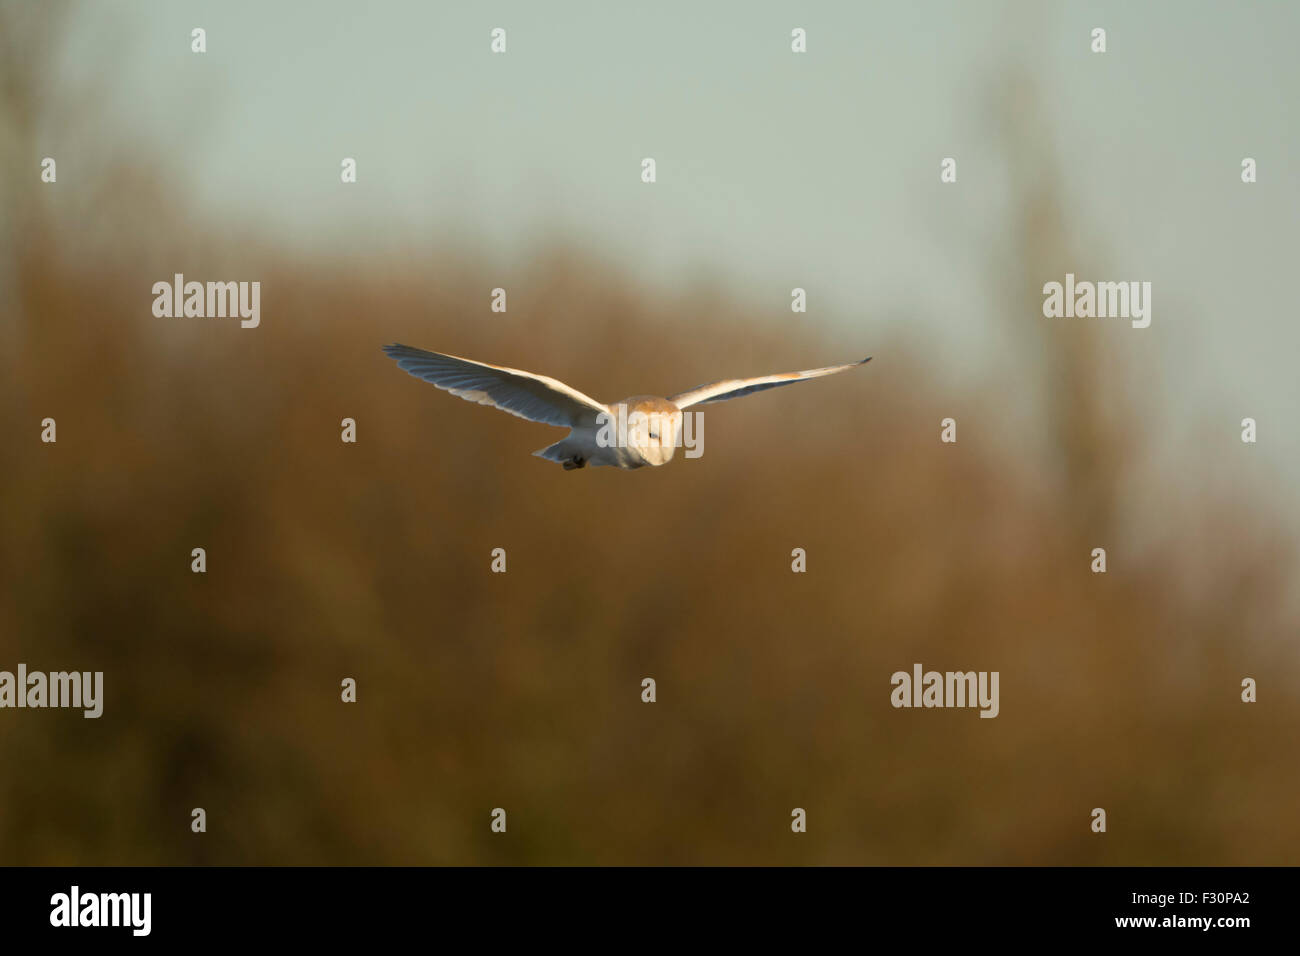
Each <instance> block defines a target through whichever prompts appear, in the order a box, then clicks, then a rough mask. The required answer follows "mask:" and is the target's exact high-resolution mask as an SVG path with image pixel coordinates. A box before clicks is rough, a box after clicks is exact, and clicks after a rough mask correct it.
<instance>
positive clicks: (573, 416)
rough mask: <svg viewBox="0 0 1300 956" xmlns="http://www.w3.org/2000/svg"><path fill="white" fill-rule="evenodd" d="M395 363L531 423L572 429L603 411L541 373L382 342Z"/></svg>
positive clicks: (467, 397) (399, 366) (595, 402)
mask: <svg viewBox="0 0 1300 956" xmlns="http://www.w3.org/2000/svg"><path fill="white" fill-rule="evenodd" d="M384 352H386V353H387V354H388V357H389V358H392V359H396V361H397V367H398V368H400V369H402V370H403V371H405V372H410V373H411V374H412V375H414V376H415V377H416V378H422V379H424V380H425V381H426V382H431V383H432V384H434V385H436V386H437V387H438V388H441V389H443V390H444V391H448V392H451V394H453V395H456V396H459V397H460V398H463V399H465V400H466V401H469V402H477V403H478V404H480V405H491V406H492V407H493V408H499V409H501V410H502V411H503V412H509V413H510V414H511V415H518V416H519V417H520V418H526V419H528V420H529V421H530V422H541V423H542V424H544V425H560V426H563V427H568V428H574V427H576V426H577V425H579V424H580V423H582V422H584V421H587V422H590V421H591V420H592V419H593V418H594V416H595V415H597V414H598V413H600V412H604V411H607V409H606V408H605V406H604V405H602V404H600V402H598V401H596V400H595V399H594V398H590V397H588V396H586V395H583V394H582V392H580V391H578V390H577V389H575V388H570V387H569V386H567V385H565V384H564V383H563V382H560V381H557V380H555V379H553V378H547V377H546V376H545V375H534V374H533V373H532V372H523V371H520V370H519V369H517V368H503V367H502V366H500V365H488V364H487V363H486V362H472V361H470V360H469V359H463V358H456V357H455V356H454V355H443V354H442V353H440V352H426V351H425V350H424V349H414V348H411V347H410V346H409V345H385V346H384Z"/></svg>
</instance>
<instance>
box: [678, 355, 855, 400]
mask: <svg viewBox="0 0 1300 956" xmlns="http://www.w3.org/2000/svg"><path fill="white" fill-rule="evenodd" d="M870 361H871V356H870V355H868V356H867V357H866V358H864V359H863V360H862V361H861V362H850V363H849V364H848V365H829V366H827V367H826V368H810V369H808V370H807V371H806V372H781V373H779V374H776V375H761V376H759V377H758V378H729V379H727V380H726V381H725V382H714V383H713V384H712V385H700V386H699V387H697V388H693V389H691V390H690V391H689V392H682V393H681V394H680V395H673V396H671V397H670V398H669V401H671V402H674V403H675V404H676V405H677V407H678V408H686V407H688V406H690V405H708V404H709V403H710V402H725V401H727V399H730V398H740V397H742V396H744V395H753V394H754V393H755V392H761V391H764V390H765V389H769V388H780V387H781V386H782V385H793V384H794V383H795V382H803V381H806V380H807V379H810V378H821V377H822V376H823V375H834V374H835V373H836V372H843V371H845V370H846V369H851V368H857V367H858V366H859V365H865V364H866V363H868V362H870Z"/></svg>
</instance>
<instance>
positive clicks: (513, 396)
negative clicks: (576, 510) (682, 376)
mask: <svg viewBox="0 0 1300 956" xmlns="http://www.w3.org/2000/svg"><path fill="white" fill-rule="evenodd" d="M384 352H385V353H387V354H388V356H389V357H390V358H392V359H394V360H396V362H397V367H398V368H400V369H402V370H403V371H406V372H409V373H410V374H412V375H414V376H415V377H416V378H421V379H424V381H426V382H430V383H432V384H433V385H435V386H437V387H438V388H441V389H443V390H444V391H447V392H450V393H451V394H453V395H456V396H459V397H460V398H463V399H465V400H466V401H470V402H477V403H478V404H480V405H491V406H492V407H493V408H499V409H501V410H502V411H503V412H509V413H510V414H511V415H517V416H519V417H520V418H526V419H528V420H529V421H533V422H541V423H542V424H544V425H557V426H560V427H562V428H568V429H569V434H568V435H567V436H566V437H565V438H564V439H562V440H561V441H558V442H556V443H555V444H554V445H550V446H548V447H546V448H543V449H541V450H540V451H536V452H534V453H533V454H535V455H540V456H541V457H543V458H546V459H548V460H550V461H556V462H559V463H560V464H562V465H564V467H565V469H571V468H582V467H584V466H586V465H593V466H595V465H612V466H614V467H617V468H624V469H632V468H640V467H642V466H644V465H664V464H667V463H668V462H669V461H671V460H672V457H673V451H674V449H675V448H676V447H677V445H678V444H679V443H680V439H681V433H682V410H683V409H686V408H690V407H691V406H692V405H708V404H711V403H713V402H724V401H727V400H728V399H732V398H740V397H741V396H744V395H752V394H754V393H755V392H761V391H764V390H766V389H769V388H779V387H780V386H782V385H793V384H794V383H795V382H802V381H805V380H807V379H810V378H821V377H822V376H824V375H834V374H835V373H836V372H843V371H845V370H847V369H851V368H856V367H857V366H859V365H863V364H865V363H867V362H869V361H871V358H870V356H868V357H867V358H864V359H863V360H862V361H861V362H850V363H849V364H847V365H831V366H827V367H826V368H814V369H808V370H807V371H803V372H783V373H779V374H776V375H762V376H758V377H756V378H733V379H726V380H725V381H721V382H714V383H712V384H710V385H701V386H699V387H697V388H693V389H690V390H689V391H685V392H680V393H678V394H677V395H673V396H671V397H670V398H659V397H657V396H652V395H635V396H632V397H631V398H625V399H623V400H622V401H621V402H614V403H612V404H610V405H605V404H602V403H601V402H598V401H596V400H595V399H594V398H592V397H590V396H589V395H584V394H583V393H582V392H580V391H578V390H577V389H576V388H571V387H570V386H568V385H565V384H564V383H563V382H561V381H558V380H557V379H553V378H549V377H548V376H545V375H537V374H536V373H534V372H525V371H523V370H522V369H517V368H506V367H505V366H502V365H491V364H489V363H487V362H475V361H472V360H470V359H463V358H457V357H456V356H454V355H444V354H442V353H441V352H427V351H425V350H424V349H417V348H412V347H411V346H409V345H385V346H384ZM620 416H621V420H622V422H623V423H624V426H625V427H624V429H623V431H622V432H621V433H620V432H619V429H618V427H617V425H618V422H619V421H620ZM629 419H631V420H632V421H634V422H636V423H638V424H637V425H636V426H635V427H633V428H630V429H629V428H627V427H626V423H627V422H628V420H629ZM611 425H613V426H614V427H613V428H611V427H610V426H611ZM611 434H614V435H619V434H621V435H622V436H623V438H625V439H626V440H625V441H614V442H613V443H611V442H610V441H609V436H610V435H611Z"/></svg>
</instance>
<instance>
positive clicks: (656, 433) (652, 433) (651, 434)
mask: <svg viewBox="0 0 1300 956" xmlns="http://www.w3.org/2000/svg"><path fill="white" fill-rule="evenodd" d="M650 437H651V438H654V439H656V440H658V438H659V433H658V432H651V433H650Z"/></svg>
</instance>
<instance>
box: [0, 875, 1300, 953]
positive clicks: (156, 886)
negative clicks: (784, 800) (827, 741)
mask: <svg viewBox="0 0 1300 956" xmlns="http://www.w3.org/2000/svg"><path fill="white" fill-rule="evenodd" d="M1296 875H1297V871H1296V870H1294V869H1289V868H1135V869H1116V868H1041V869H1029V868H978V867H976V868H928V869H920V868H848V867H845V868H838V867H837V868H813V869H785V868H782V869H776V868H771V869H767V868H749V869H708V868H700V869H677V868H662V869H659V868H648V869H646V868H614V869H589V868H576V867H575V868H535V869H525V868H499V869H493V868H481V869H451V868H392V869H389V868H337V869H333V868H290V867H285V868H31V869H17V868H8V869H3V870H0V884H2V886H0V920H2V923H0V925H3V927H4V936H5V939H6V941H7V942H12V941H15V940H20V939H27V940H37V941H39V942H56V941H57V940H58V938H59V937H63V938H64V942H69V941H72V942H75V943H76V944H78V945H91V946H96V945H98V944H99V943H101V942H108V941H110V940H113V939H116V940H117V941H119V942H130V943H135V942H137V941H138V942H139V943H140V944H145V941H146V940H161V941H163V942H164V943H178V942H189V941H203V942H205V943H223V942H224V943H239V942H243V941H247V940H253V939H257V940H259V941H260V940H268V939H269V940H275V939H285V940H292V941H294V942H295V943H299V942H302V943H310V942H312V941H315V940H320V941H321V942H328V943H332V944H335V945H337V944H338V943H339V942H341V941H348V940H355V941H369V942H382V941H384V940H386V939H395V940H396V939H400V938H402V937H408V938H409V937H410V936H411V935H413V934H417V935H422V936H424V937H425V938H427V939H428V940H429V942H431V943H434V944H436V942H437V941H438V940H439V939H444V940H446V941H449V942H450V941H452V940H453V939H454V938H463V936H464V934H465V933H471V934H473V936H474V938H478V939H480V940H481V941H483V942H489V941H490V942H500V941H501V940H502V939H503V938H509V937H512V936H518V937H519V938H521V939H528V940H529V941H531V942H533V943H543V942H552V941H562V942H573V943H578V942H581V941H583V940H584V939H585V938H590V939H591V940H593V942H599V943H600V944H601V945H602V947H605V946H616V945H620V942H619V941H620V940H622V941H626V942H635V941H637V940H644V941H646V942H649V943H651V944H652V945H654V944H657V945H672V944H674V943H681V942H684V941H686V940H688V939H690V940H692V941H694V942H696V943H699V942H703V941H705V940H706V939H708V938H709V937H716V938H718V939H720V940H722V939H725V940H727V941H728V942H729V944H731V945H734V944H735V943H737V942H738V941H740V940H743V939H746V938H750V937H753V938H756V939H761V940H762V941H763V942H764V943H769V944H771V943H775V942H777V941H778V940H779V939H780V938H781V937H783V936H789V937H790V938H791V939H794V940H800V939H801V940H802V941H803V942H804V943H805V944H807V943H811V942H814V941H815V940H816V939H825V938H826V936H825V934H827V933H831V932H835V933H838V932H841V931H843V932H848V933H850V934H852V935H851V936H850V938H854V937H856V938H865V937H866V936H867V935H868V934H869V935H870V937H871V938H879V937H878V935H877V934H885V935H886V936H896V935H901V936H902V937H903V938H911V939H915V940H916V941H917V942H918V943H925V944H930V943H933V942H938V941H943V940H948V939H952V940H965V941H969V942H972V943H973V942H975V941H976V940H981V941H1000V940H1003V939H1006V940H1019V939H1037V938H1042V937H1043V934H1047V935H1049V936H1062V937H1070V938H1086V939H1092V938H1098V937H1105V938H1107V939H1114V940H1120V939H1123V938H1124V937H1131V938H1132V939H1133V940H1135V941H1136V942H1138V943H1139V944H1142V943H1148V944H1149V943H1152V942H1157V941H1159V942H1171V943H1174V944H1176V945H1181V944H1184V943H1187V942H1190V941H1192V940H1194V939H1206V940H1213V941H1215V943H1216V944H1226V945H1233V944H1234V943H1237V942H1239V941H1244V940H1260V939H1272V938H1275V937H1279V938H1280V937H1290V936H1291V935H1292V934H1291V933H1289V932H1287V931H1288V929H1289V928H1291V927H1292V926H1293V923H1292V921H1293V919H1294V917H1293V913H1294V909H1295V900H1296V890H1297V879H1296ZM679 931H680V932H679ZM656 941H657V943H656Z"/></svg>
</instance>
